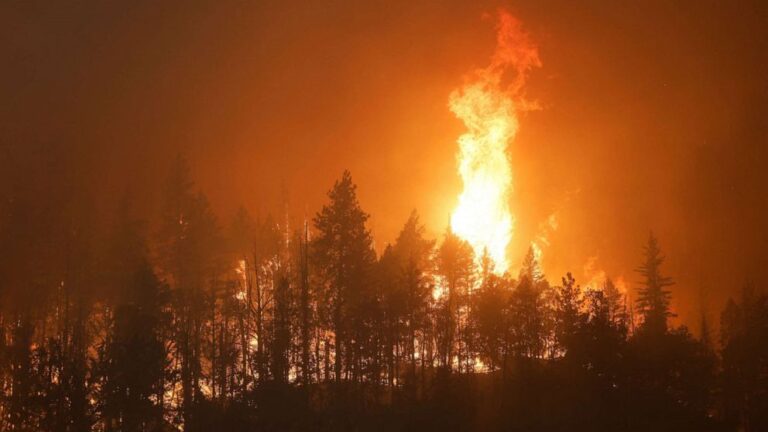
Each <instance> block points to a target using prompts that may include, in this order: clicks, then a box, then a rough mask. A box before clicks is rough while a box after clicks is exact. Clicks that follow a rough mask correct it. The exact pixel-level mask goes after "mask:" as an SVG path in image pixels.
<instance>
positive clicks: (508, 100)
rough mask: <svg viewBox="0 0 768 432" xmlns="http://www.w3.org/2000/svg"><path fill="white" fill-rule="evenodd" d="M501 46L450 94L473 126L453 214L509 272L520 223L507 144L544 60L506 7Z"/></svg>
mask: <svg viewBox="0 0 768 432" xmlns="http://www.w3.org/2000/svg"><path fill="white" fill-rule="evenodd" d="M496 44H497V45H496V50H495V52H494V54H493V57H492V58H491V63H490V65H488V66H487V67H486V68H483V69H478V70H475V71H474V73H472V74H471V75H470V76H469V77H468V79H467V80H466V82H465V84H464V85H463V86H462V87H461V88H459V89H457V90H454V91H453V92H452V93H451V96H450V102H449V107H450V109H451V111H452V112H453V113H454V114H455V115H456V117H458V118H459V119H460V120H461V121H462V122H463V123H464V125H465V126H466V128H467V132H466V133H464V134H463V135H461V137H459V139H458V143H459V153H458V164H459V174H460V175H461V178H462V180H463V183H464V191H463V192H462V193H461V195H460V196H459V204H458V206H457V207H456V209H455V210H454V211H453V214H452V215H451V229H452V230H453V232H454V233H456V234H457V235H458V236H459V237H461V238H463V239H464V240H466V241H467V242H469V244H471V245H472V248H473V249H474V251H475V255H476V256H477V257H478V259H480V257H481V256H482V255H483V254H484V253H487V254H488V256H489V257H490V258H491V260H492V261H493V263H494V272H496V273H497V274H503V273H504V272H506V271H507V269H508V268H509V259H508V257H507V249H508V246H509V243H510V241H511V240H512V229H513V224H514V217H513V215H512V213H511V211H510V209H509V198H510V194H511V193H512V168H511V166H510V162H509V158H508V156H507V147H508V145H509V143H510V141H512V140H513V139H514V138H515V135H516V134H517V130H518V127H519V123H518V118H517V114H518V112H519V111H520V110H525V109H530V108H533V106H532V105H531V104H529V103H527V102H526V101H525V100H524V99H523V98H522V93H521V91H522V87H523V85H524V84H525V80H526V78H527V76H528V73H529V72H530V70H531V69H532V68H533V67H538V66H541V62H540V60H539V55H538V51H537V49H536V47H535V46H534V45H533V44H532V43H531V42H530V40H529V38H528V35H527V34H526V33H525V32H523V30H522V26H521V23H520V21H518V20H517V19H516V18H515V17H513V16H512V15H510V14H509V13H507V12H505V11H503V10H502V11H499V20H498V25H497V35H496ZM508 71H511V72H512V73H513V75H512V76H511V82H510V83H509V84H506V85H504V86H503V85H502V78H504V75H505V74H506V73H507V72H508Z"/></svg>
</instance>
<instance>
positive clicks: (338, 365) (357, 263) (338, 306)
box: [312, 171, 376, 382]
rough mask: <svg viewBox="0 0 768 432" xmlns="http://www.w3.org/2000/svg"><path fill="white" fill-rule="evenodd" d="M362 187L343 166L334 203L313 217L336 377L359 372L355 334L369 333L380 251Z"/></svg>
mask: <svg viewBox="0 0 768 432" xmlns="http://www.w3.org/2000/svg"><path fill="white" fill-rule="evenodd" d="M356 189H357V187H356V186H355V184H354V183H353V182H352V176H351V174H350V173H349V171H344V174H343V175H342V177H341V179H340V180H338V181H336V183H335V184H334V186H333V188H332V189H331V190H330V191H329V192H328V198H329V199H330V202H329V203H328V204H326V205H324V206H323V208H322V209H321V210H320V212H319V213H317V215H316V216H315V218H314V225H315V229H316V230H317V237H316V238H315V239H314V242H313V245H312V246H313V247H312V251H313V255H314V260H315V262H316V263H317V266H318V269H319V271H320V273H321V274H320V277H321V279H322V283H323V288H324V293H323V294H324V300H323V304H325V305H327V307H326V308H325V311H324V312H325V313H324V315H325V317H326V322H327V324H329V329H330V330H331V331H332V333H333V338H334V361H333V372H334V379H335V380H336V382H340V381H341V380H342V378H343V375H344V374H346V376H349V377H353V378H354V377H355V374H356V372H357V369H358V367H357V366H358V364H357V363H358V362H359V361H360V359H359V358H358V357H357V353H356V350H357V349H358V348H357V346H356V345H358V344H355V343H353V341H354V338H355V337H357V338H361V337H363V338H364V336H363V334H362V333H364V331H365V329H364V322H363V321H364V320H365V316H361V315H360V313H361V312H362V311H363V310H364V308H363V302H364V301H365V300H366V299H368V298H370V296H367V294H366V292H367V291H368V290H369V288H370V287H369V286H367V284H366V278H367V277H368V276H369V275H370V272H371V269H372V266H373V263H374V260H375V258H376V257H375V253H374V251H373V240H372V238H371V233H370V232H369V231H368V229H367V228H366V226H365V223H366V221H367V220H368V214H367V213H365V212H364V211H363V210H362V209H361V208H360V203H359V202H358V200H357V192H356Z"/></svg>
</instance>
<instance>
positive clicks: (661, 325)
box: [637, 233, 674, 335]
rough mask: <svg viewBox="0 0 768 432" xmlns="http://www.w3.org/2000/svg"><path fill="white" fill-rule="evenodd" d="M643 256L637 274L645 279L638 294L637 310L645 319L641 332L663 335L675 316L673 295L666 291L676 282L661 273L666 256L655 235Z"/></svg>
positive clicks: (649, 240) (650, 239) (650, 237)
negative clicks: (669, 320)
mask: <svg viewBox="0 0 768 432" xmlns="http://www.w3.org/2000/svg"><path fill="white" fill-rule="evenodd" d="M643 255H644V261H643V263H642V264H641V265H640V267H638V268H637V272H638V273H639V274H640V275H641V276H642V277H643V282H642V286H641V287H640V288H639V289H638V292H637V310H638V312H639V313H640V315H641V316H642V317H643V322H642V324H641V328H640V330H641V331H646V332H648V333H650V334H656V335H658V334H663V333H665V332H666V331H667V318H669V317H671V316H674V314H672V312H670V310H669V302H670V298H671V295H672V294H671V292H670V291H669V290H668V289H666V288H667V287H669V286H672V285H673V284H674V282H673V281H672V279H671V278H669V277H666V276H664V275H662V273H661V265H662V264H663V263H664V256H663V255H662V254H661V249H660V248H659V242H658V240H656V237H655V236H654V235H653V233H651V234H650V236H649V237H648V243H646V245H645V247H644V249H643Z"/></svg>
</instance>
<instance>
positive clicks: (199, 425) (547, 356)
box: [0, 159, 768, 431]
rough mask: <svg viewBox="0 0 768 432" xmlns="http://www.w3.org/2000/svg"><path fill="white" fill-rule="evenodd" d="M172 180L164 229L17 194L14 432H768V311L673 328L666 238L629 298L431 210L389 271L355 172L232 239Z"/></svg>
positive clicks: (10, 332) (11, 360)
mask: <svg viewBox="0 0 768 432" xmlns="http://www.w3.org/2000/svg"><path fill="white" fill-rule="evenodd" d="M170 172H171V174H170V175H169V178H168V181H167V183H166V184H165V185H163V187H164V199H163V205H164V210H163V212H162V214H159V215H149V217H144V218H143V219H146V222H145V221H142V217H141V215H136V214H134V212H133V211H132V205H131V198H130V196H127V197H126V198H125V199H124V200H123V204H122V206H121V207H120V208H119V209H116V211H115V214H116V215H117V216H115V217H113V218H111V222H110V223H109V224H107V225H108V226H105V224H99V223H96V220H97V218H96V216H94V215H95V213H96V210H97V204H96V203H94V202H92V200H89V199H87V197H84V196H83V197H78V196H77V194H71V195H67V196H63V197H60V198H58V199H56V198H50V199H49V198H46V199H40V198H39V197H41V196H46V197H50V196H52V195H51V194H47V193H43V192H44V191H41V190H35V189H34V188H32V189H30V188H26V187H23V186H21V185H23V184H25V183H23V182H20V183H19V184H18V185H12V187H10V188H9V189H8V192H7V196H4V197H3V200H2V208H1V209H0V210H1V211H2V212H1V213H0V248H2V252H0V257H2V259H1V260H0V296H1V302H2V303H1V304H2V309H0V385H2V391H1V392H0V396H1V399H0V430H9V431H10V430H13V431H86V430H97V431H162V430H176V429H182V430H185V431H218V430H220V431H239V430H252V431H258V430H265V431H301V430H326V431H343V430H382V431H385V430H386V431H390V430H413V431H417V430H418V431H423V430H440V431H447V430H520V431H530V430H553V431H574V430H606V431H624V430H626V431H649V430H657V431H663V430H674V431H684V430H696V431H706V430H745V431H761V430H763V431H764V430H768V297H767V296H766V294H765V293H763V292H760V291H758V290H757V289H756V288H754V287H752V286H751V285H747V286H746V287H745V288H744V290H743V295H742V296H741V298H739V299H735V300H733V301H731V302H730V303H729V304H728V305H727V307H726V308H725V310H724V311H723V312H722V318H721V326H720V327H721V332H720V333H721V335H720V339H719V340H717V338H716V336H715V335H712V334H710V331H709V330H708V329H709V325H708V323H707V322H706V320H705V319H703V320H702V328H701V336H700V337H699V338H694V337H693V336H692V335H691V333H690V332H689V330H688V329H687V328H685V327H676V328H672V327H670V326H669V324H668V318H669V317H670V316H671V314H672V313H671V311H670V307H669V301H670V296H671V291H670V286H672V284H673V281H672V280H671V279H670V278H668V277H666V275H665V274H664V270H663V261H664V257H663V255H662V252H661V250H660V248H659V244H658V243H657V240H656V239H655V238H654V237H653V236H651V237H650V238H649V240H648V243H647V244H646V245H645V247H644V250H643V253H642V256H641V255H640V254H638V256H639V259H638V260H639V262H640V265H639V267H638V269H637V272H638V278H639V280H642V281H643V283H642V284H641V286H640V288H639V290H638V291H637V292H636V293H632V294H633V297H634V299H636V300H633V301H630V300H629V299H628V298H627V296H626V295H625V293H622V292H620V291H619V290H618V289H617V288H616V287H615V286H614V285H613V283H612V282H611V281H610V280H608V281H606V282H605V284H604V286H601V287H588V288H582V287H580V286H579V283H578V281H576V280H574V278H573V277H572V276H571V275H570V274H568V275H565V276H564V277H563V278H562V279H561V280H560V281H558V282H557V283H554V284H553V283H550V282H551V281H549V280H547V279H546V278H545V276H544V275H543V274H542V271H541V269H540V268H539V266H538V264H537V262H536V259H535V257H534V254H533V252H530V253H529V254H528V256H527V257H526V258H525V260H524V262H523V263H522V269H521V271H520V272H519V274H515V275H510V274H507V275H504V276H503V277H502V276H497V275H495V274H494V273H493V272H492V268H491V263H490V261H489V260H488V259H481V260H479V261H480V262H482V265H481V266H477V265H476V264H475V257H474V256H473V253H472V249H471V248H470V247H469V245H468V244H466V243H465V242H463V241H462V240H460V239H459V238H457V237H455V236H454V235H452V234H451V233H450V232H446V233H445V236H444V237H443V238H442V239H440V240H439V241H437V242H436V241H433V240H430V239H428V238H425V235H424V228H423V227H422V226H421V225H420V223H419V218H418V216H417V214H416V213H415V212H414V213H413V214H412V215H411V217H410V218H409V219H408V220H407V221H405V225H404V227H403V229H402V231H401V233H400V235H399V236H398V237H397V239H396V241H395V242H394V243H393V244H391V245H387V246H386V248H385V249H384V250H383V252H382V253H381V254H380V256H377V254H376V253H375V251H374V248H373V246H372V244H373V239H372V237H371V234H370V232H369V230H368V229H367V228H366V220H367V218H368V216H367V214H366V213H365V212H364V211H363V210H362V209H361V208H360V206H359V204H358V201H357V198H356V195H355V186H354V184H353V182H352V179H351V177H350V175H349V173H345V174H344V175H343V176H342V178H341V179H340V180H339V181H338V182H337V183H336V184H335V185H334V186H333V188H332V189H331V190H330V192H329V194H328V201H327V204H326V205H325V206H324V207H323V208H322V209H321V210H320V211H319V212H318V213H317V214H316V215H315V217H314V218H313V219H312V220H310V221H306V223H304V224H303V225H298V226H292V227H290V228H289V226H288V224H287V223H286V222H284V220H283V219H284V218H283V217H282V215H281V217H280V218H276V219H272V218H270V217H266V218H259V219H253V218H251V217H250V216H249V215H248V214H247V213H246V212H245V211H240V212H239V213H238V214H237V215H236V217H235V218H234V220H233V221H232V222H231V223H227V224H220V222H217V219H216V217H215V216H214V214H213V213H212V211H211V209H210V207H209V205H208V204H207V201H206V199H205V197H204V196H203V195H201V194H200V193H198V192H197V191H196V190H195V187H194V185H193V183H192V180H191V176H190V174H189V172H188V169H187V168H186V165H185V164H184V162H183V160H181V159H180V160H179V162H178V163H177V165H176V166H174V167H173V168H172V169H171V170H170ZM628 247H635V246H634V245H628ZM737 279H739V278H738V275H735V276H734V280H737ZM735 283H737V282H735Z"/></svg>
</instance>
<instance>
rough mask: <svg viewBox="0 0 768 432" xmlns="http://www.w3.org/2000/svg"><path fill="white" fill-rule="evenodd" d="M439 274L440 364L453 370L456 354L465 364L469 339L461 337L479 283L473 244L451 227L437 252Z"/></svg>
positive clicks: (459, 361) (459, 360)
mask: <svg viewBox="0 0 768 432" xmlns="http://www.w3.org/2000/svg"><path fill="white" fill-rule="evenodd" d="M437 273H438V275H439V276H440V278H441V281H440V284H441V285H442V286H441V291H442V294H441V298H440V300H439V301H440V306H439V309H438V317H437V318H438V319H437V331H438V354H439V360H440V364H441V365H442V366H443V367H445V368H447V369H448V370H450V369H451V368H452V367H453V359H454V355H455V356H456V358H457V361H458V366H459V368H461V367H463V366H464V359H465V357H468V353H467V352H466V345H467V342H468V341H466V340H464V339H463V338H461V337H460V336H461V335H462V333H463V327H464V326H465V325H466V322H462V321H466V319H465V318H464V316H465V315H466V313H467V312H468V310H467V306H468V303H467V298H468V295H469V292H470V290H471V289H472V287H473V285H474V282H475V258H474V252H473V250H472V246H470V244H469V243H467V242H466V241H464V240H462V239H460V238H459V237H458V236H457V235H456V234H454V233H453V232H451V231H450V229H448V230H447V231H446V233H445V237H444V239H443V243H442V244H441V245H440V248H439V249H438V251H437Z"/></svg>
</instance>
